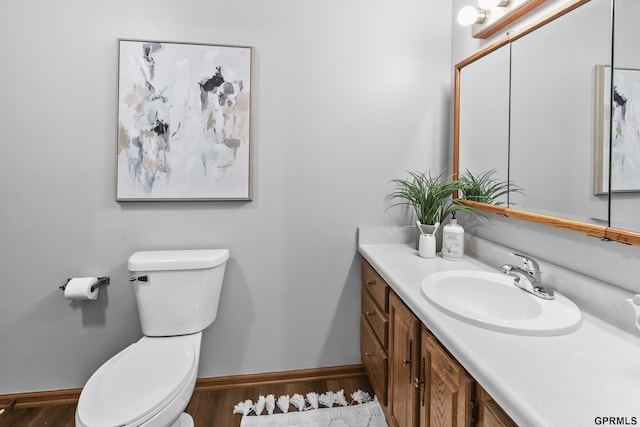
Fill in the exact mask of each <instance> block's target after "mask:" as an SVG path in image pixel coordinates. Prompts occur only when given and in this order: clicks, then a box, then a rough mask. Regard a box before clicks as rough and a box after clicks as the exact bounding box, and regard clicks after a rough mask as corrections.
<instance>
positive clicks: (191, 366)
mask: <svg viewBox="0 0 640 427" xmlns="http://www.w3.org/2000/svg"><path fill="white" fill-rule="evenodd" d="M198 350H199V349H198ZM196 369H197V358H196V354H195V349H194V347H193V339H192V336H191V335H186V336H177V337H153V338H151V337H143V338H142V339H140V340H139V341H138V342H136V343H134V344H132V345H130V346H129V347H127V348H125V349H124V350H122V351H121V352H120V353H118V354H116V355H115V356H113V357H112V358H111V359H109V360H108V361H107V362H106V363H105V364H104V365H102V366H101V367H100V368H99V369H98V370H97V371H96V372H95V373H94V374H93V375H92V376H91V378H90V379H89V381H88V382H87V384H86V385H85V387H84V388H83V390H82V393H81V395H80V400H79V402H78V409H77V418H78V421H80V422H81V423H82V424H83V425H86V426H91V427H102V426H105V427H107V426H108V427H114V426H129V425H139V424H140V423H142V422H144V421H146V420H147V419H149V418H151V417H152V416H153V415H155V414H156V413H157V412H159V411H160V410H161V409H163V408H164V407H165V406H166V405H167V404H168V402H170V401H171V400H172V399H174V398H175V397H176V396H177V395H178V394H179V393H180V392H181V391H182V390H183V389H184V388H185V386H186V385H187V384H188V383H189V382H190V380H191V379H192V378H194V377H195V375H196Z"/></svg>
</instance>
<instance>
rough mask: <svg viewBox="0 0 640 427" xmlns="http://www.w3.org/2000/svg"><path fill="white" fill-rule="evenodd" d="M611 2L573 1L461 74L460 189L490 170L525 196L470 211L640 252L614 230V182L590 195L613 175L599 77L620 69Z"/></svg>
mask: <svg viewBox="0 0 640 427" xmlns="http://www.w3.org/2000/svg"><path fill="white" fill-rule="evenodd" d="M613 1H614V0H573V1H571V2H569V3H567V4H566V5H564V6H562V7H561V8H559V9H557V10H555V11H553V12H551V13H549V14H548V15H546V16H544V17H543V18H541V19H539V20H537V21H535V22H534V23H532V24H531V25H529V26H527V27H526V28H523V29H521V30H519V31H516V32H513V33H510V34H508V35H507V36H505V37H504V38H503V39H500V40H498V41H497V42H495V43H493V44H491V45H489V46H487V47H485V48H484V49H482V50H481V51H479V52H477V53H475V54H474V55H472V56H470V57H469V58H467V59H465V60H463V61H461V62H460V63H458V64H457V65H456V67H455V76H454V77H455V81H454V135H453V136H454V138H453V139H454V141H453V143H454V147H453V177H454V179H458V178H459V177H460V175H461V173H465V172H466V171H467V170H469V171H470V172H471V173H472V174H474V175H475V174H478V173H482V172H486V171H489V170H494V171H495V173H496V175H495V176H494V178H496V179H498V180H500V181H509V182H511V183H515V184H516V185H518V186H519V187H521V188H522V189H523V192H522V193H523V194H518V193H510V195H509V196H508V197H504V198H503V199H501V200H499V201H498V203H497V204H484V203H478V202H471V201H464V203H467V204H470V205H473V206H474V207H476V208H477V209H479V210H481V211H484V212H488V213H494V214H498V215H502V216H505V217H509V218H515V219H519V220H523V221H529V222H534V223H538V224H542V225H546V226H550V227H556V228H562V229H565V230H570V231H574V232H579V233H582V234H586V235H589V236H593V237H597V238H600V239H607V240H612V241H617V242H622V243H627V244H634V245H640V233H639V232H637V231H632V230H627V229H623V228H616V227H612V226H611V201H610V198H609V194H610V193H611V192H610V191H609V188H608V182H609V181H608V179H607V180H606V181H605V182H606V185H605V187H607V188H605V189H604V191H602V190H601V191H600V192H597V191H594V188H595V186H594V180H596V179H597V178H596V177H597V176H600V178H599V179H602V176H603V174H605V177H606V178H607V177H608V173H609V169H610V168H609V165H610V163H609V161H610V160H609V155H608V154H609V153H608V152H606V150H608V147H609V145H610V144H609V143H608V140H607V141H605V142H604V143H603V141H602V139H606V136H607V135H611V133H610V128H609V127H607V126H610V123H611V120H610V116H609V115H608V114H609V111H608V110H606V108H607V107H608V106H607V101H609V102H610V101H611V98H612V97H611V93H612V92H611V82H610V81H609V82H608V84H607V82H604V83H603V81H602V79H601V76H600V77H599V76H598V72H600V73H601V71H602V69H604V68H606V67H610V64H612V63H614V62H613V52H612V50H613V43H612V37H613V23H612V20H611V17H612V13H611V10H612V9H611V8H612V4H613V3H612V2H613ZM563 31H564V33H563ZM563 34H564V35H563ZM578 42H580V44H578ZM563 49H564V50H563ZM639 56H640V55H639ZM598 70H599V71H598ZM614 70H615V67H614ZM599 78H600V80H598V79H599ZM545 79H548V80H545ZM597 84H599V85H600V86H597ZM598 87H600V89H602V88H603V87H604V88H605V90H604V92H603V93H600V94H598V93H597V88H598ZM598 96H600V98H598ZM609 105H610V104H609ZM598 114H599V115H598ZM605 127H606V128H605ZM597 135H599V136H602V135H605V138H601V140H600V141H599V143H600V145H597V143H598V140H597ZM603 147H605V148H604V150H605V151H603ZM598 155H599V156H600V158H598ZM603 162H606V163H603ZM603 165H604V166H603ZM598 172H599V174H600V175H598ZM614 225H615V224H614Z"/></svg>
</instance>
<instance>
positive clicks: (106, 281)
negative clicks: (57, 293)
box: [60, 277, 110, 292]
mask: <svg viewBox="0 0 640 427" xmlns="http://www.w3.org/2000/svg"><path fill="white" fill-rule="evenodd" d="M70 281H71V277H70V278H68V279H67V283H65V284H64V285H62V286H60V289H62V290H63V291H64V290H65V289H66V288H67V284H68V283H69V282H70ZM109 282H110V280H109V278H108V277H98V281H97V282H96V283H94V284H93V285H91V292H93V291H95V290H96V289H97V288H99V287H100V286H104V285H108V284H109Z"/></svg>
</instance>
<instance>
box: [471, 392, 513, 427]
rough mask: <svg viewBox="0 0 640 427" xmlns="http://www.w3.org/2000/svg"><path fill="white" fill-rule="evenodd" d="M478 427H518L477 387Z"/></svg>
mask: <svg viewBox="0 0 640 427" xmlns="http://www.w3.org/2000/svg"><path fill="white" fill-rule="evenodd" d="M477 394H478V405H479V414H478V427H518V426H517V424H516V423H514V422H513V420H512V419H511V418H509V416H508V415H507V414H505V412H504V411H503V410H502V408H500V406H498V404H497V403H496V401H495V400H493V399H492V398H491V396H489V394H488V393H487V392H486V391H484V389H483V388H482V387H480V386H478V391H477Z"/></svg>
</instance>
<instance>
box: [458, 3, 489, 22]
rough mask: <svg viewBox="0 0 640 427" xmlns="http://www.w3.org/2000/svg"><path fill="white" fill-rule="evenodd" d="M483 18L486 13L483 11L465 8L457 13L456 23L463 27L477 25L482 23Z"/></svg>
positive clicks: (471, 7)
mask: <svg viewBox="0 0 640 427" xmlns="http://www.w3.org/2000/svg"><path fill="white" fill-rule="evenodd" d="M485 16H486V12H485V11H484V10H481V9H477V8H475V7H473V6H465V7H463V8H462V9H460V12H458V23H459V24H460V25H464V26H468V25H472V24H478V23H480V22H482V21H484V18H485Z"/></svg>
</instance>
